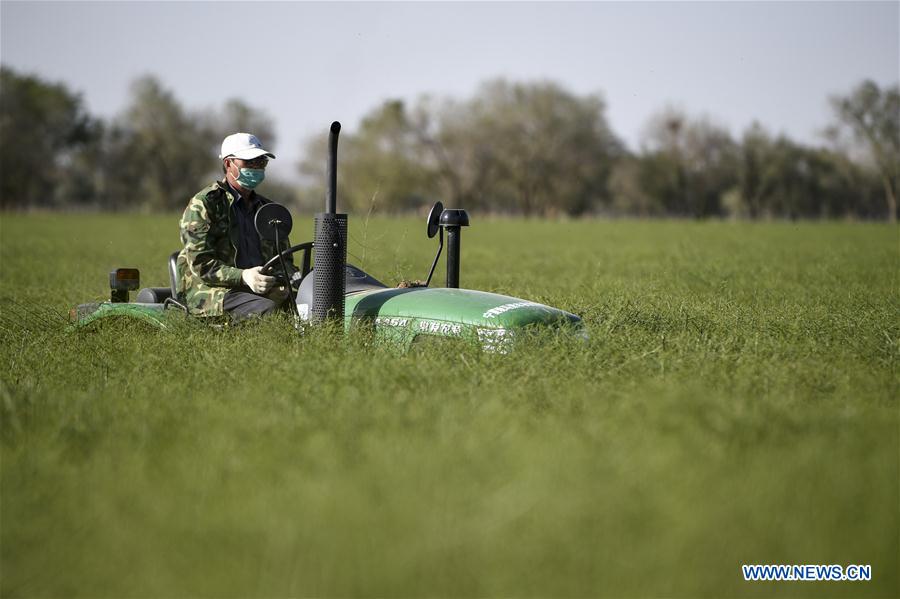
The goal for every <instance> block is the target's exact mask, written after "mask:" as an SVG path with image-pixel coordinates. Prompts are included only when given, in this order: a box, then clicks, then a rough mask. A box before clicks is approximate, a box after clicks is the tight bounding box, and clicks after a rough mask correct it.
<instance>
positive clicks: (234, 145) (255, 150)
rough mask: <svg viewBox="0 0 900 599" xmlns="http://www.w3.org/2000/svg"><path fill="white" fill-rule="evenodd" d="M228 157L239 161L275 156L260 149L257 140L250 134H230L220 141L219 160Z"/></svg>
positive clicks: (260, 146)
mask: <svg viewBox="0 0 900 599" xmlns="http://www.w3.org/2000/svg"><path fill="white" fill-rule="evenodd" d="M229 156H234V157H235V158H240V159H241V160H253V159H254V158H258V157H260V156H268V157H269V158H275V154H273V153H272V152H270V151H268V150H266V149H265V148H263V147H262V144H261V143H260V141H259V138H258V137H256V136H255V135H251V134H250V133H232V134H231V135H229V136H228V137H226V138H225V139H224V140H223V141H222V153H221V154H219V160H224V159H225V158H228V157H229Z"/></svg>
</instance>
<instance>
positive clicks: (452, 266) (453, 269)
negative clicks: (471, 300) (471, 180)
mask: <svg viewBox="0 0 900 599" xmlns="http://www.w3.org/2000/svg"><path fill="white" fill-rule="evenodd" d="M438 224H439V225H440V226H441V227H443V228H445V229H447V285H446V286H447V287H451V288H459V250H460V243H461V240H460V237H461V236H462V227H468V226H469V215H468V214H467V213H466V211H465V210H463V209H461V208H448V209H447V210H444V211H443V212H441V218H440V221H438Z"/></svg>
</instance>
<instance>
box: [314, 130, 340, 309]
mask: <svg viewBox="0 0 900 599" xmlns="http://www.w3.org/2000/svg"><path fill="white" fill-rule="evenodd" d="M340 132H341V124H340V123H339V122H337V121H335V122H333V123H331V131H330V133H329V135H328V163H327V166H326V169H325V179H326V188H325V212H321V213H319V214H316V217H315V222H316V232H315V249H316V254H315V261H314V264H313V301H312V310H311V314H310V317H311V320H312V321H313V323H316V324H318V323H321V322H324V321H326V320H337V321H339V322H343V320H344V292H345V290H346V279H345V274H344V271H345V267H346V264H347V215H346V214H338V213H337V144H338V135H339V134H340Z"/></svg>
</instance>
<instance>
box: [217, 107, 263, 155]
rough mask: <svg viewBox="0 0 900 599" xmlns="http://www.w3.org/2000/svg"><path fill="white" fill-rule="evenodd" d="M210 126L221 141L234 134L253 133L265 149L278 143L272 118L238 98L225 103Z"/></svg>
mask: <svg viewBox="0 0 900 599" xmlns="http://www.w3.org/2000/svg"><path fill="white" fill-rule="evenodd" d="M210 126H211V127H212V128H213V129H214V136H215V137H216V138H217V139H218V140H219V141H221V140H222V139H224V138H225V136H226V135H231V134H232V133H252V134H253V135H255V136H256V137H258V138H259V139H260V141H262V143H263V147H265V148H274V147H275V142H276V141H277V138H276V136H275V124H274V122H273V121H272V119H271V117H269V115H268V114H266V113H265V112H264V111H263V110H261V109H258V108H254V107H252V106H250V105H249V104H247V103H246V102H244V101H243V100H240V99H237V98H231V99H230V100H227V101H226V102H225V106H224V107H223V108H222V111H221V113H219V114H218V115H216V117H215V118H214V119H213V123H212V124H211V125H210ZM216 155H218V151H217V152H216Z"/></svg>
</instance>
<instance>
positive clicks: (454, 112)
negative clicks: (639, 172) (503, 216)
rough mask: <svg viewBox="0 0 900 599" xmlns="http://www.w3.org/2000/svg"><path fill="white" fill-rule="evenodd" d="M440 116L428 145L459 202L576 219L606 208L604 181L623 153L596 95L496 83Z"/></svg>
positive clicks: (552, 85) (609, 197)
mask: <svg viewBox="0 0 900 599" xmlns="http://www.w3.org/2000/svg"><path fill="white" fill-rule="evenodd" d="M444 110H445V111H444V113H443V114H441V115H439V117H438V118H437V121H438V122H439V123H440V127H439V129H438V131H437V135H436V136H432V137H431V138H429V139H433V140H434V141H435V142H436V143H434V144H432V145H431V146H430V147H431V148H432V151H433V153H434V161H433V162H434V164H435V165H439V166H440V167H441V169H442V171H443V172H445V173H446V174H445V179H446V180H448V182H449V181H453V182H454V184H455V186H456V188H457V191H458V192H461V193H462V194H463V197H461V198H460V200H461V201H467V200H469V201H472V203H473V204H474V206H476V207H478V206H481V207H484V208H487V209H493V210H500V211H504V210H509V211H515V212H520V213H523V214H526V215H531V214H544V215H553V214H570V215H578V214H583V213H585V212H589V211H591V210H595V209H597V208H599V207H602V206H606V205H609V204H610V203H611V200H612V195H611V193H610V192H609V186H608V183H609V175H610V172H611V170H612V166H613V163H614V162H615V160H617V159H618V158H619V157H620V156H622V155H623V154H624V150H623V146H622V143H621V142H620V141H619V139H618V138H617V137H616V136H615V135H614V134H613V133H612V131H611V129H610V128H609V125H608V124H607V122H606V118H605V116H604V112H605V104H604V102H603V101H602V99H600V98H599V97H598V96H594V95H589V96H586V97H578V96H575V95H574V94H571V93H570V92H568V91H566V90H565V89H563V88H561V87H560V86H558V85H557V84H555V83H552V82H537V83H511V82H508V81H506V80H503V79H497V80H493V81H488V82H486V83H484V84H483V85H482V86H481V87H480V88H479V90H478V92H477V93H476V95H475V97H474V98H472V99H471V100H470V101H468V102H465V103H463V104H461V105H460V104H456V105H454V104H445V109H444ZM425 137H426V138H428V137H427V136H425ZM438 151H439V152H440V153H438Z"/></svg>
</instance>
